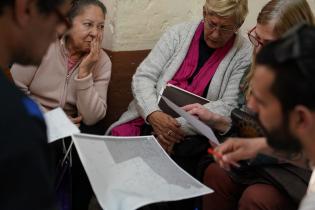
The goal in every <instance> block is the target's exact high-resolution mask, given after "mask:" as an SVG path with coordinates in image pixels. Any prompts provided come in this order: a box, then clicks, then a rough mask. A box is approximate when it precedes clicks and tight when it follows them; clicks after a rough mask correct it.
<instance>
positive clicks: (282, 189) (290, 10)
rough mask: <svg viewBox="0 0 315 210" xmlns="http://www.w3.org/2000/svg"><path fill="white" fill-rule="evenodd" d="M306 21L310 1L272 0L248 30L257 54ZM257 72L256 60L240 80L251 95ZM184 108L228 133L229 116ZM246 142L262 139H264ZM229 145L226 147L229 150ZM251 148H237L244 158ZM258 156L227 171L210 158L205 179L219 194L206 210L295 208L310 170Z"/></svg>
mask: <svg viewBox="0 0 315 210" xmlns="http://www.w3.org/2000/svg"><path fill="white" fill-rule="evenodd" d="M302 22H306V23H308V24H311V25H314V17H313V14H312V11H311V9H310V7H309V5H308V3H307V1H306V0H271V1H269V2H268V3H267V4H266V5H265V6H264V7H263V8H262V10H261V12H260V13H259V15H258V18H257V24H256V26H255V27H254V28H253V29H251V30H250V31H249V33H248V37H249V39H250V41H251V42H252V44H253V45H254V47H255V48H254V55H255V54H256V53H257V52H258V51H259V50H260V49H261V48H262V47H263V46H264V45H266V44H267V43H269V42H271V41H274V40H276V39H278V38H280V37H281V36H282V35H283V34H284V33H285V32H286V31H288V30H289V29H290V28H292V27H294V26H296V25H298V24H300V23H302ZM253 71H254V64H253V65H252V68H251V70H250V71H249V73H248V74H247V76H246V77H244V78H246V79H245V80H244V82H243V83H242V85H241V86H242V87H243V88H244V89H243V90H242V93H243V95H247V98H248V96H249V99H250V88H249V86H248V84H249V83H250V80H251V75H252V72H253ZM241 98H246V97H241ZM241 104H242V105H244V104H245V100H242V102H241ZM185 109H186V110H187V111H189V112H190V113H192V114H195V115H197V116H198V117H199V118H200V119H201V120H203V121H206V122H208V123H209V124H211V126H212V127H213V128H215V129H217V130H219V131H220V132H227V130H229V129H231V125H232V123H231V120H230V119H228V118H226V117H223V116H221V115H217V114H215V113H211V112H209V111H208V110H205V109H204V108H203V107H201V106H200V105H198V104H194V105H189V106H186V107H185ZM234 141H235V142H236V141H242V140H240V139H237V140H234ZM243 141H247V142H249V141H253V142H259V141H262V142H264V141H265V138H255V139H246V140H243ZM231 142H233V141H232V140H229V141H227V142H226V143H223V144H222V145H220V146H219V147H218V148H217V149H216V150H217V151H218V152H222V151H223V149H222V148H223V147H224V148H232V147H233V146H234V145H232V143H231ZM227 150H228V149H226V152H228V151H227ZM235 150H236V149H235ZM247 151H248V149H246V148H245V147H244V148H243V151H241V149H240V148H239V149H238V150H237V152H239V153H240V152H243V153H244V157H245V156H246V155H248V154H247ZM245 153H246V155H245ZM256 154H257V153H256ZM223 155H224V153H223ZM239 155H240V154H239ZM254 157H255V156H254ZM247 158H248V156H247ZM260 158H261V156H260ZM255 160H257V159H253V160H252V161H251V163H253V162H254V163H256V164H250V165H248V166H247V167H242V169H241V170H240V169H232V170H231V171H229V172H227V171H225V170H224V169H222V168H220V167H219V165H218V164H217V163H211V164H210V165H209V166H208V167H207V169H206V170H205V173H204V176H203V181H204V183H205V184H206V185H208V186H209V187H211V188H213V189H214V190H215V193H213V194H211V195H207V196H205V197H204V199H203V209H206V210H214V209H218V210H224V209H240V210H243V209H251V210H255V209H266V210H267V209H268V210H269V209H270V210H273V209H297V206H298V203H299V202H300V200H301V199H302V196H303V195H304V193H305V191H306V188H307V183H308V180H309V177H310V171H309V170H305V169H301V168H298V167H296V166H293V165H291V164H288V163H278V162H274V160H272V161H271V160H270V159H269V160H268V159H264V160H261V159H260V162H259V161H255ZM257 163H258V164H257ZM220 164H221V163H220ZM218 180H220V181H218ZM214 203H215V205H214Z"/></svg>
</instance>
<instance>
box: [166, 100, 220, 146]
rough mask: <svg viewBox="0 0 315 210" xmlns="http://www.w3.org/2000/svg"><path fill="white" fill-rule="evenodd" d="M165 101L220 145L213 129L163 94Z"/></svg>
mask: <svg viewBox="0 0 315 210" xmlns="http://www.w3.org/2000/svg"><path fill="white" fill-rule="evenodd" d="M161 97H162V98H163V100H164V101H165V103H166V104H167V105H168V106H169V107H171V108H172V109H173V110H174V111H175V112H176V113H177V114H179V115H180V116H182V117H183V118H184V119H185V120H187V122H189V124H190V125H191V126H193V127H194V128H195V129H196V130H197V131H199V132H200V133H201V134H202V135H204V136H206V137H207V138H208V139H209V141H210V142H211V144H214V145H213V146H216V145H219V144H220V142H219V141H218V139H217V137H216V136H215V135H214V133H213V131H212V129H211V128H210V127H209V126H207V125H206V124H204V123H203V122H201V121H200V120H198V119H197V118H196V117H194V116H192V115H191V114H189V113H188V112H186V111H184V110H183V109H182V108H180V107H179V106H177V105H176V104H174V103H173V102H172V101H170V100H169V99H167V98H166V97H164V96H161Z"/></svg>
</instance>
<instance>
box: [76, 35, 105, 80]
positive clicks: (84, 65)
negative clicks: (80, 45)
mask: <svg viewBox="0 0 315 210" xmlns="http://www.w3.org/2000/svg"><path fill="white" fill-rule="evenodd" d="M102 36H103V34H102V33H99V34H97V35H96V37H95V38H94V39H93V40H92V42H91V49H90V52H89V54H87V55H86V56H84V58H83V60H82V62H81V64H80V65H79V73H78V79H83V78H85V77H87V76H88V75H89V74H90V73H91V72H92V71H93V70H94V67H95V64H96V63H97V61H98V59H99V57H100V52H101V42H102Z"/></svg>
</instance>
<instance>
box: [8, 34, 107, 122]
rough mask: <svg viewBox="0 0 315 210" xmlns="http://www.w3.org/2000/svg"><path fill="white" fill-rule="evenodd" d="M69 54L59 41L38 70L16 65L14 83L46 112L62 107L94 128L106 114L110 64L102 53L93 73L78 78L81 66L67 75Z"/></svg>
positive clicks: (13, 73) (13, 69)
mask: <svg viewBox="0 0 315 210" xmlns="http://www.w3.org/2000/svg"><path fill="white" fill-rule="evenodd" d="M66 54H67V53H66V49H65V47H64V43H63V41H62V40H61V41H59V40H58V41H56V42H55V43H53V44H52V45H51V46H50V48H49V50H48V52H47V54H46V56H45V57H44V59H43V61H42V63H41V65H40V66H39V67H38V68H37V67H34V66H28V67H22V66H19V65H13V67H12V69H11V74H12V77H13V79H14V82H15V84H16V85H17V86H18V87H20V88H21V89H22V90H23V91H24V92H25V93H26V94H28V95H30V96H31V97H32V98H34V99H35V101H37V102H38V103H39V105H40V106H41V107H42V109H43V111H44V112H45V111H49V110H51V109H54V108H56V107H61V108H63V110H64V111H65V112H66V113H67V114H68V115H70V116H72V117H76V116H79V115H80V116H82V118H83V122H84V123H85V124H87V125H93V124H95V123H96V122H98V121H99V120H101V119H102V118H103V117H104V116H105V114H106V109H107V104H106V98H107V89H108V83H109V80H110V75H111V61H110V59H109V57H108V55H107V54H106V53H105V52H104V51H102V52H101V56H100V60H99V61H98V63H97V65H96V68H95V69H94V71H93V73H91V74H90V75H89V76H87V77H86V78H83V79H78V78H77V74H78V65H79V64H77V65H76V66H74V67H73V68H74V69H73V70H72V71H71V73H68V70H67V56H66ZM79 63H80V62H79Z"/></svg>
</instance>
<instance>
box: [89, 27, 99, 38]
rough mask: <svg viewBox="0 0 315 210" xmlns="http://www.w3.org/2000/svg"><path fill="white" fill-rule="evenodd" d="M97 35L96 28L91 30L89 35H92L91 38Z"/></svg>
mask: <svg viewBox="0 0 315 210" xmlns="http://www.w3.org/2000/svg"><path fill="white" fill-rule="evenodd" d="M97 33H98V30H97V27H93V28H91V31H90V35H92V36H93V37H96V36H97Z"/></svg>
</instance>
